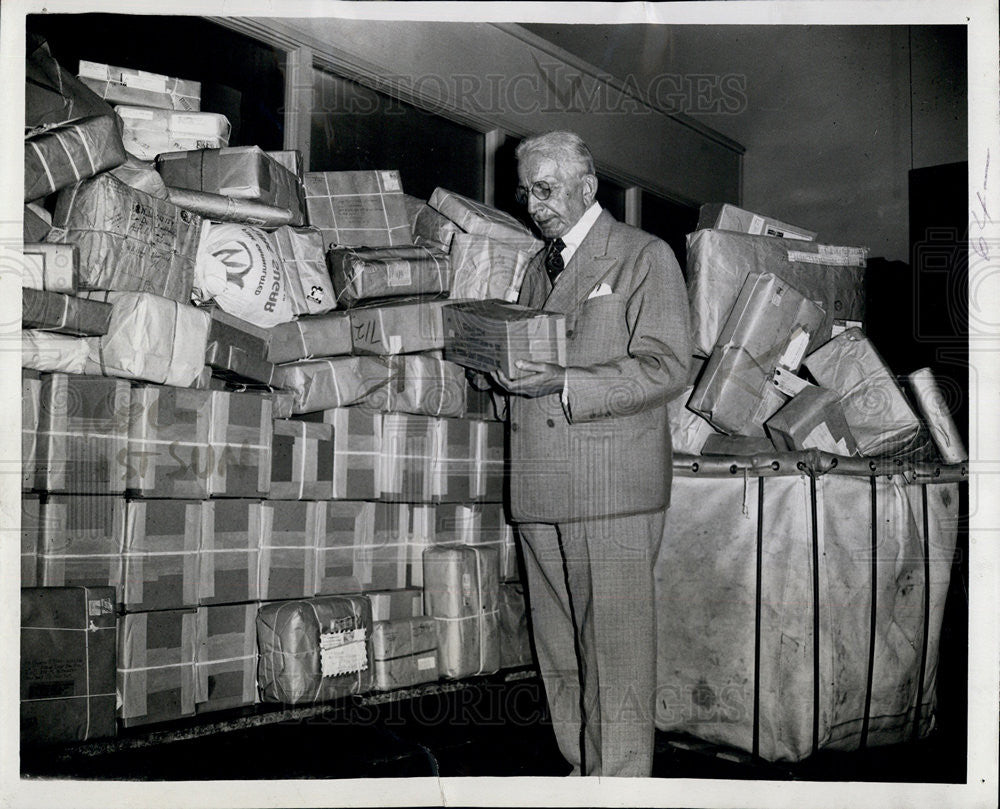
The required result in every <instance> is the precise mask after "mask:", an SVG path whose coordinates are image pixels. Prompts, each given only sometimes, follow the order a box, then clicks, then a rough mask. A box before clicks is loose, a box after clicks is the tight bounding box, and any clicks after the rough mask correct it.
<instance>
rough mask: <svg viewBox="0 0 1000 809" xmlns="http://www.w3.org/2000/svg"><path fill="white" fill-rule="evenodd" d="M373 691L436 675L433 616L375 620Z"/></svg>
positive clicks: (435, 641) (418, 681) (422, 681)
mask: <svg viewBox="0 0 1000 809" xmlns="http://www.w3.org/2000/svg"><path fill="white" fill-rule="evenodd" d="M372 663H373V664H374V678H373V682H372V686H373V687H374V689H375V690H376V691H392V690H393V689H395V688H409V687H411V686H414V685H419V684H420V683H430V682H434V681H435V680H436V679H437V678H438V667H437V629H436V626H435V622H434V619H433V618H423V617H421V618H403V619H400V620H397V621H378V622H376V623H375V625H374V627H373V629H372Z"/></svg>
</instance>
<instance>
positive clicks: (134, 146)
mask: <svg viewBox="0 0 1000 809" xmlns="http://www.w3.org/2000/svg"><path fill="white" fill-rule="evenodd" d="M115 112H117V113H118V116H119V117H120V118H121V119H122V121H123V122H124V125H125V129H124V131H123V132H122V140H123V141H124V142H125V149H126V150H127V151H129V152H130V153H132V154H134V155H135V156H136V157H139V158H141V159H143V160H153V159H154V158H155V157H156V156H157V155H159V154H163V153H164V152H183V151H187V150H193V149H219V148H222V147H224V146H228V145H229V135H230V133H231V132H232V127H231V126H230V124H229V119H228V118H226V116H225V115H219V114H218V113H214V112H188V111H184V110H164V109H157V108H154V107H139V106H130V105H127V104H118V105H116V106H115Z"/></svg>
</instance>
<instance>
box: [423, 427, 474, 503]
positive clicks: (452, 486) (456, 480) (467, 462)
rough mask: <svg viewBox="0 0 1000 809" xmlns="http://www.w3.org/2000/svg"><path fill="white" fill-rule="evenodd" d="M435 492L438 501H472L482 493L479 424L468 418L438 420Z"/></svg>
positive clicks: (433, 484) (433, 474)
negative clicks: (480, 483) (479, 489)
mask: <svg viewBox="0 0 1000 809" xmlns="http://www.w3.org/2000/svg"><path fill="white" fill-rule="evenodd" d="M432 424H433V430H434V436H433V438H434V449H433V454H432V458H431V476H432V480H431V494H432V496H433V499H434V500H435V502H440V503H470V502H472V501H473V500H475V499H476V496H477V494H478V479H479V468H478V465H477V460H478V444H479V437H480V436H479V425H478V424H477V423H476V422H474V421H468V420H466V419H434V421H433V423H432Z"/></svg>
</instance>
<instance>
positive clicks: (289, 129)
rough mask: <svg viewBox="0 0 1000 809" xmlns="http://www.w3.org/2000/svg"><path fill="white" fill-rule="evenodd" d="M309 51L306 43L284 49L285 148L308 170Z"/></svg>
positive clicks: (311, 96)
mask: <svg viewBox="0 0 1000 809" xmlns="http://www.w3.org/2000/svg"><path fill="white" fill-rule="evenodd" d="M314 84H315V82H314V79H313V54H312V49H311V48H308V47H305V46H303V47H300V48H296V49H295V50H293V51H288V53H287V54H286V58H285V148H286V149H298V151H299V152H300V153H301V154H302V170H303V171H309V156H310V154H311V152H312V112H313V110H312V99H313V87H314Z"/></svg>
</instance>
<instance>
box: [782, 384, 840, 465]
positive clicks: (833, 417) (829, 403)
mask: <svg viewBox="0 0 1000 809" xmlns="http://www.w3.org/2000/svg"><path fill="white" fill-rule="evenodd" d="M764 426H765V428H766V429H767V434H768V435H769V436H770V437H771V441H772V442H774V446H775V447H776V448H777V449H779V450H786V451H793V450H800V449H818V450H821V451H822V452H831V453H833V454H834V455H855V454H856V453H857V451H858V447H857V444H856V443H855V441H854V436H853V435H852V434H851V429H850V427H848V426H847V420H846V419H845V418H844V408H843V407H842V406H841V404H840V397H839V396H838V395H837V394H836V393H834V392H833V391H829V390H826V389H825V388H820V387H816V386H815V385H810V386H808V387H807V388H805V389H803V390H802V391H801V392H799V393H798V394H796V395H795V396H793V397H792V399H791V401H789V402H788V403H787V404H786V405H785V406H784V407H782V408H781V410H779V411H778V412H777V413H775V414H774V415H773V416H771V418H769V419H768V420H767V423H766V424H765V425H764Z"/></svg>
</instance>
